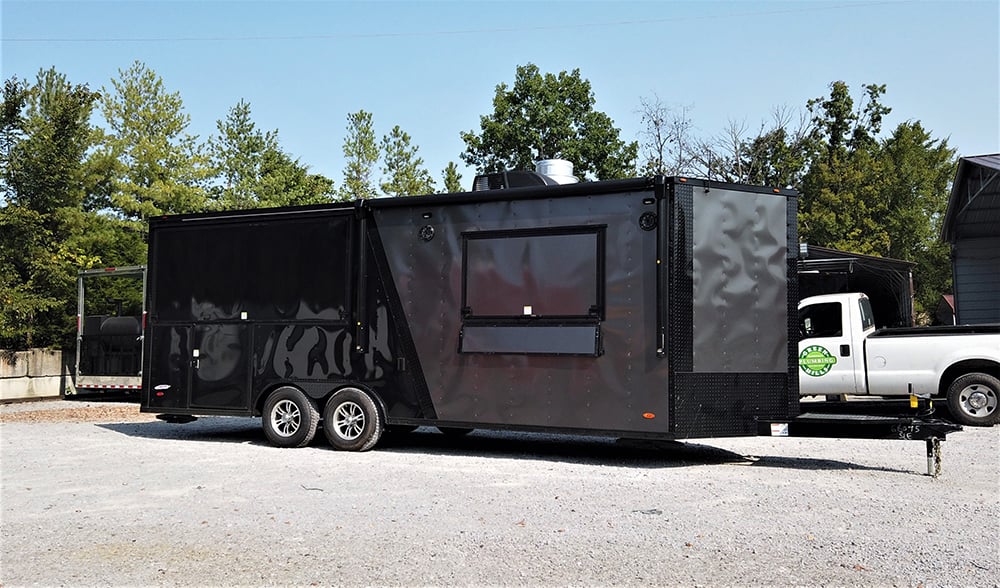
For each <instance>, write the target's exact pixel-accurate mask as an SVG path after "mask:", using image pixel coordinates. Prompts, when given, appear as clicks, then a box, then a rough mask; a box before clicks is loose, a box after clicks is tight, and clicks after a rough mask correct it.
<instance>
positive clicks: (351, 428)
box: [333, 400, 365, 441]
mask: <svg viewBox="0 0 1000 588" xmlns="http://www.w3.org/2000/svg"><path fill="white" fill-rule="evenodd" d="M333 428H334V430H335V431H336V432H337V435H339V436H340V438H342V439H344V440H346V441H354V440H355V439H357V438H358V437H360V436H361V433H363V432H364V430H365V411H364V410H363V409H362V408H361V405H359V404H358V403H356V402H352V401H350V400H348V401H346V402H343V403H341V404H340V406H338V407H337V409H336V410H335V411H333Z"/></svg>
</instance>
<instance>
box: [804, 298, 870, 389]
mask: <svg viewBox="0 0 1000 588" xmlns="http://www.w3.org/2000/svg"><path fill="white" fill-rule="evenodd" d="M874 332H875V318H874V316H873V314H872V307H871V303H870V302H869V300H868V297H867V296H865V295H864V294H860V293H853V294H828V295H823V296H813V297H810V298H806V299H805V300H803V301H802V302H801V303H800V304H799V336H800V339H799V368H800V371H799V393H800V394H801V395H802V396H839V395H842V394H867V393H868V390H867V384H866V382H865V365H864V361H865V358H864V342H865V339H867V338H868V336H869V335H871V334H872V333H874Z"/></svg>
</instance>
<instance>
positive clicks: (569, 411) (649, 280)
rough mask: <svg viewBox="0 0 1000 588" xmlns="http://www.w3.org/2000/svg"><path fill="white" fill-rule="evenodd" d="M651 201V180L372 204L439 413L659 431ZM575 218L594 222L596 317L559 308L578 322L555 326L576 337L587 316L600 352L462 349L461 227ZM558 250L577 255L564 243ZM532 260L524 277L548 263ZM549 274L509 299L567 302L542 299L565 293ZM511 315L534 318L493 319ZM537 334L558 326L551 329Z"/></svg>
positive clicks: (543, 322)
mask: <svg viewBox="0 0 1000 588" xmlns="http://www.w3.org/2000/svg"><path fill="white" fill-rule="evenodd" d="M581 189H582V188H577V190H581ZM650 211H652V212H655V211H656V203H655V198H654V197H653V193H652V191H651V190H649V191H631V192H625V193H617V194H595V195H586V194H584V195H579V196H561V197H557V198H556V197H545V196H542V195H540V194H539V195H538V197H536V198H520V199H511V200H505V201H495V200H494V201H485V202H472V203H461V204H458V203H452V202H447V201H442V202H441V203H440V204H438V203H434V202H433V201H425V203H423V204H421V205H420V206H412V207H398V206H393V207H385V208H380V207H375V208H374V209H373V218H374V221H375V225H376V226H377V230H378V233H379V237H380V240H381V243H382V245H383V247H384V251H385V259H386V262H387V263H388V269H389V272H390V276H391V280H392V282H393V284H394V286H395V289H396V292H397V293H398V295H399V302H400V305H401V310H402V312H403V313H404V315H405V319H406V322H407V324H408V326H409V333H410V336H412V339H413V343H414V348H415V352H416V354H417V356H418V358H419V363H420V367H421V369H422V374H423V377H424V379H425V380H426V384H427V389H428V393H429V395H430V398H431V401H432V402H433V405H434V408H435V410H436V413H437V418H438V419H440V420H442V421H448V422H462V423H469V424H471V425H476V424H481V425H499V426H525V427H552V428H566V429H586V430H594V431H622V432H638V433H666V431H667V429H668V422H667V416H668V415H667V407H668V394H667V361H666V359H665V358H660V357H657V353H656V349H657V333H656V305H657V300H656V276H657V272H656V267H657V231H656V230H652V231H650V230H643V229H642V228H641V227H640V224H639V219H640V217H641V215H642V214H643V213H645V212H650ZM426 227H430V228H431V229H433V230H431V229H427V228H426ZM581 227H601V231H602V233H603V235H604V245H603V246H604V252H603V253H604V258H603V260H602V261H603V266H604V268H603V276H602V278H603V279H602V284H601V287H602V288H603V290H602V292H601V294H602V295H603V304H604V309H602V311H603V313H604V314H606V316H602V317H600V319H594V318H588V317H585V316H583V317H566V321H567V324H573V325H577V326H576V327H571V328H567V329H566V330H565V335H566V336H567V337H575V336H579V333H581V332H585V329H580V328H579V324H580V323H581V322H582V323H587V322H588V321H591V322H592V324H594V325H597V326H598V327H599V331H600V337H601V339H602V346H603V354H599V355H598V354H591V355H589V356H578V355H572V354H566V355H561V354H558V350H553V352H552V353H545V352H544V351H545V350H544V349H539V348H532V349H531V350H527V351H525V352H506V351H504V352H492V353H489V352H484V353H478V352H475V351H476V350H475V349H473V350H471V351H472V352H462V353H460V352H459V350H460V334H461V332H462V329H463V326H464V323H465V321H466V320H471V318H472V317H463V312H462V311H463V296H462V290H463V279H464V278H463V267H462V260H463V247H464V245H465V243H466V241H467V240H468V239H469V236H470V235H474V234H475V233H476V232H480V231H486V232H491V235H493V234H496V232H498V231H499V232H510V234H511V235H513V236H514V237H515V238H518V237H517V236H518V235H524V234H534V233H539V234H547V231H549V230H550V229H551V230H555V231H556V232H560V231H562V232H566V233H569V234H580V231H581V229H580V228H581ZM525 231H526V233H525ZM574 231H575V232H574ZM428 237H430V238H429V239H428ZM569 242H573V241H569ZM588 247H589V245H588ZM566 258H567V259H579V258H580V255H579V252H577V251H572V252H569V251H568V252H566ZM542 260H545V262H544V263H548V262H550V261H551V257H550V256H531V255H525V258H524V259H523V264H524V265H523V268H524V272H525V275H529V276H530V275H531V274H532V273H535V272H543V271H546V266H545V264H544V263H543V262H542ZM536 263H538V264H540V265H533V264H536ZM596 263H597V260H595V264H596ZM584 266H585V267H589V266H587V264H584ZM584 271H590V270H589V269H587V270H584ZM581 283H583V284H589V283H591V281H590V279H589V278H588V279H587V280H583V281H582V282H581ZM547 284H551V282H549V281H545V280H541V281H538V283H535V284H534V285H533V287H532V288H531V289H527V290H530V291H531V292H532V293H533V294H532V296H533V297H534V298H537V299H538V302H533V300H534V298H532V299H524V300H517V301H515V302H512V303H511V307H512V308H524V307H526V306H538V307H539V308H546V307H550V308H575V307H574V306H573V305H566V304H550V301H549V298H550V297H551V298H555V297H559V296H563V295H565V292H562V291H560V290H559V289H558V288H555V287H550V286H547ZM512 285H516V284H512ZM527 290H526V291H527ZM514 291H516V288H515V289H514ZM497 307H500V306H497ZM573 312H578V310H574V311H573ZM510 321H513V322H514V323H517V321H522V322H521V323H517V324H516V326H517V328H521V329H524V330H527V331H530V330H531V328H532V326H531V325H532V324H533V323H532V321H533V319H532V318H531V317H522V318H517V317H510V318H509V319H508V323H505V322H504V320H503V319H500V321H499V322H498V323H497V324H498V325H499V326H498V328H504V325H505V324H507V325H508V326H509V322H510ZM476 324H477V325H479V326H483V324H484V323H476ZM559 324H560V323H559V319H553V318H552V317H540V322H539V323H538V326H539V328H544V329H556V330H558V329H559ZM487 327H488V325H487ZM477 334H481V333H477ZM547 336H556V337H558V336H561V335H552V334H551V331H550V333H549V334H547ZM483 344H489V342H486V343H483ZM503 344H504V345H509V344H511V343H510V342H509V341H507V340H504V341H503ZM539 344H541V343H539ZM571 349H575V347H571ZM467 351H469V350H467ZM507 351H509V349H508V350H507ZM644 414H646V415H647V417H644V416H643V415H644ZM654 415H655V416H654ZM650 416H653V418H648V417H650Z"/></svg>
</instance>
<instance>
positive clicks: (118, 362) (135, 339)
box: [70, 266, 146, 394]
mask: <svg viewBox="0 0 1000 588" xmlns="http://www.w3.org/2000/svg"><path fill="white" fill-rule="evenodd" d="M145 297H146V267H145V266H127V267H108V268H99V269H90V270H83V271H81V272H79V273H78V275H77V320H76V322H77V333H76V361H75V364H74V367H75V369H74V376H75V377H74V379H73V386H72V387H71V388H70V392H71V393H73V394H79V393H86V392H106V391H133V392H137V391H138V390H139V388H140V387H141V384H142V373H141V370H142V350H143V343H142V337H143V327H144V319H145V316H144V315H145V310H144V306H143V305H144V303H145Z"/></svg>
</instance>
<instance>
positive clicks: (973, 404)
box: [958, 384, 997, 417]
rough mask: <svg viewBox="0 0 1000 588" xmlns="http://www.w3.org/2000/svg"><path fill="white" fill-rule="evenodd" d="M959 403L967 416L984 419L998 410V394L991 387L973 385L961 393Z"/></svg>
mask: <svg viewBox="0 0 1000 588" xmlns="http://www.w3.org/2000/svg"><path fill="white" fill-rule="evenodd" d="M958 402H959V405H960V406H961V407H962V411H963V412H965V413H966V414H968V415H971V416H977V417H982V416H986V415H989V414H992V413H993V411H995V410H996V409H997V393H996V391H995V390H993V389H992V388H990V387H989V386H983V385H982V384H972V385H971V386H966V387H965V388H964V389H963V390H962V392H961V393H959V395H958Z"/></svg>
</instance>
